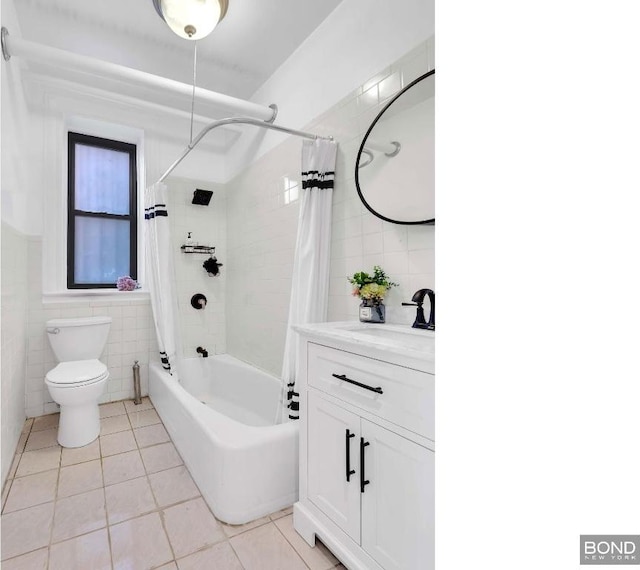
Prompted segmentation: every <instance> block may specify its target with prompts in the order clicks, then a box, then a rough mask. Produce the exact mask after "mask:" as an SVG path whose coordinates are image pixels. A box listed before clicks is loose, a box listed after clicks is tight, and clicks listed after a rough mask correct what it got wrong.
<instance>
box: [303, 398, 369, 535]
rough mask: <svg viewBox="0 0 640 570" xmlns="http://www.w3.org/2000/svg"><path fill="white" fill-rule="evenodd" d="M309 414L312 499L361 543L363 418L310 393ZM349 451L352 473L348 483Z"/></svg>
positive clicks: (309, 491)
mask: <svg viewBox="0 0 640 570" xmlns="http://www.w3.org/2000/svg"><path fill="white" fill-rule="evenodd" d="M307 414H308V420H307V422H308V423H307V426H308V427H307V432H308V433H307V441H308V448H307V461H308V466H309V469H308V473H309V475H308V495H309V499H310V500H311V501H312V502H313V503H314V504H315V505H316V506H317V507H318V508H319V509H320V510H321V511H322V512H323V513H324V514H325V515H327V516H328V517H329V518H330V519H331V520H332V521H333V522H334V523H336V524H337V525H338V526H339V527H340V528H341V529H342V530H343V531H345V532H346V533H347V534H348V535H349V536H350V537H351V538H352V539H353V540H355V541H356V542H357V543H360V488H359V486H358V485H359V482H358V481H359V479H358V469H359V466H358V445H359V442H360V437H359V436H360V418H359V417H358V416H356V415H355V414H352V413H351V412H348V411H346V410H344V409H342V408H340V407H338V406H336V405H335V404H332V403H331V402H328V401H327V400H325V399H324V398H322V397H320V396H318V395H317V394H316V393H314V392H311V391H310V392H309V395H308V410H307ZM349 436H351V437H349ZM347 450H348V451H349V456H348V457H349V460H348V461H349V471H353V473H350V474H349V477H348V478H349V481H347Z"/></svg>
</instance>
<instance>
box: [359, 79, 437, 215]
mask: <svg viewBox="0 0 640 570" xmlns="http://www.w3.org/2000/svg"><path fill="white" fill-rule="evenodd" d="M435 73H436V70H435V69H432V70H431V71H428V72H427V73H425V74H424V75H421V76H420V77H418V78H417V79H414V80H413V81H412V82H411V83H409V85H407V86H405V87H404V88H402V89H401V90H400V91H398V93H397V94H396V95H395V96H394V97H393V99H391V101H389V102H388V103H387V104H386V105H385V106H384V108H383V109H382V111H380V112H379V113H378V116H377V117H376V118H375V119H374V120H373V122H372V123H371V125H370V126H369V128H368V129H367V132H366V133H365V135H364V137H363V138H362V143H361V144H360V150H358V155H357V156H356V166H355V181H356V190H357V192H358V196H359V197H360V200H361V201H362V203H363V204H364V206H365V208H367V210H369V211H370V212H371V213H372V214H373V215H374V216H376V217H378V218H380V219H382V220H384V221H385V222H391V223H392V224H402V225H405V226H415V225H421V224H428V225H434V224H435V223H436V219H435V218H432V219H430V220H422V221H419V222H402V221H399V220H392V219H391V218H387V217H386V216H383V215H382V214H380V213H378V212H376V211H375V210H374V209H373V208H372V207H371V206H370V205H369V204H368V203H367V201H366V200H365V199H364V196H363V194H362V190H361V189H360V179H359V176H358V165H359V164H360V157H361V156H362V153H363V150H364V146H365V142H366V141H367V138H368V137H369V133H371V131H372V130H373V127H375V126H376V123H377V122H378V121H379V120H380V117H382V115H384V113H385V111H386V110H387V109H388V108H389V107H391V105H393V103H394V102H395V100H396V99H398V97H401V96H402V95H403V94H404V93H405V92H407V91H408V90H409V89H411V88H412V87H413V86H414V85H415V84H416V83H419V82H420V81H422V80H424V79H426V78H427V77H430V76H432V75H435Z"/></svg>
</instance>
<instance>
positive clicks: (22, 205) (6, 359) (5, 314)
mask: <svg viewBox="0 0 640 570" xmlns="http://www.w3.org/2000/svg"><path fill="white" fill-rule="evenodd" d="M0 19H1V21H2V25H6V26H14V27H15V28H16V29H18V27H17V20H16V15H15V12H14V7H13V4H12V3H11V2H4V1H3V2H2V12H1V18H0ZM0 83H1V84H2V87H1V98H2V105H1V106H2V152H1V162H2V164H1V171H2V173H1V177H0V183H1V218H2V234H1V237H0V239H1V240H2V250H1V254H0V255H1V256H2V258H1V262H0V264H1V267H0V272H1V274H2V303H1V307H0V309H1V325H0V326H1V328H2V335H1V336H2V343H1V353H0V356H1V358H2V368H1V374H2V381H1V389H2V394H1V397H0V399H1V401H2V409H1V413H2V416H1V418H2V420H1V427H2V429H1V434H0V437H1V439H2V461H1V479H2V482H3V483H4V481H5V478H6V476H7V473H8V471H9V468H10V466H11V460H12V458H13V454H14V451H15V448H16V445H17V443H18V439H19V437H20V433H21V431H22V426H23V423H24V419H25V413H24V391H25V365H26V351H27V327H26V315H27V293H26V289H25V286H24V284H25V282H26V277H27V249H28V242H27V236H26V235H25V232H27V231H28V228H29V216H30V212H29V208H30V206H31V203H30V196H29V189H30V188H31V187H32V182H31V181H32V178H31V169H30V168H29V162H28V158H29V155H28V152H27V148H28V147H27V145H26V143H27V141H28V135H29V112H28V110H27V106H26V102H25V97H24V92H23V88H22V80H21V74H20V70H19V69H17V68H15V67H10V66H8V65H6V63H5V62H4V61H2V69H1V78H0Z"/></svg>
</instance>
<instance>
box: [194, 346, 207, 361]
mask: <svg viewBox="0 0 640 570" xmlns="http://www.w3.org/2000/svg"><path fill="white" fill-rule="evenodd" d="M196 352H197V353H198V354H202V358H207V356H209V351H208V350H207V349H205V348H202V347H201V346H199V347H198V348H196Z"/></svg>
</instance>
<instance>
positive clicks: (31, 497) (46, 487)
mask: <svg viewBox="0 0 640 570" xmlns="http://www.w3.org/2000/svg"><path fill="white" fill-rule="evenodd" d="M57 483H58V470H57V469H53V470H51V471H43V472H42V473H36V474H35V475H27V476H26V477H20V478H18V479H16V480H14V482H13V484H12V485H11V491H10V492H9V496H8V497H7V502H6V504H5V507H4V512H5V513H10V512H12V511H17V510H19V509H26V508H28V507H33V506H35V505H40V504H42V503H49V502H51V501H53V500H54V499H55V498H56V484H57Z"/></svg>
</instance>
